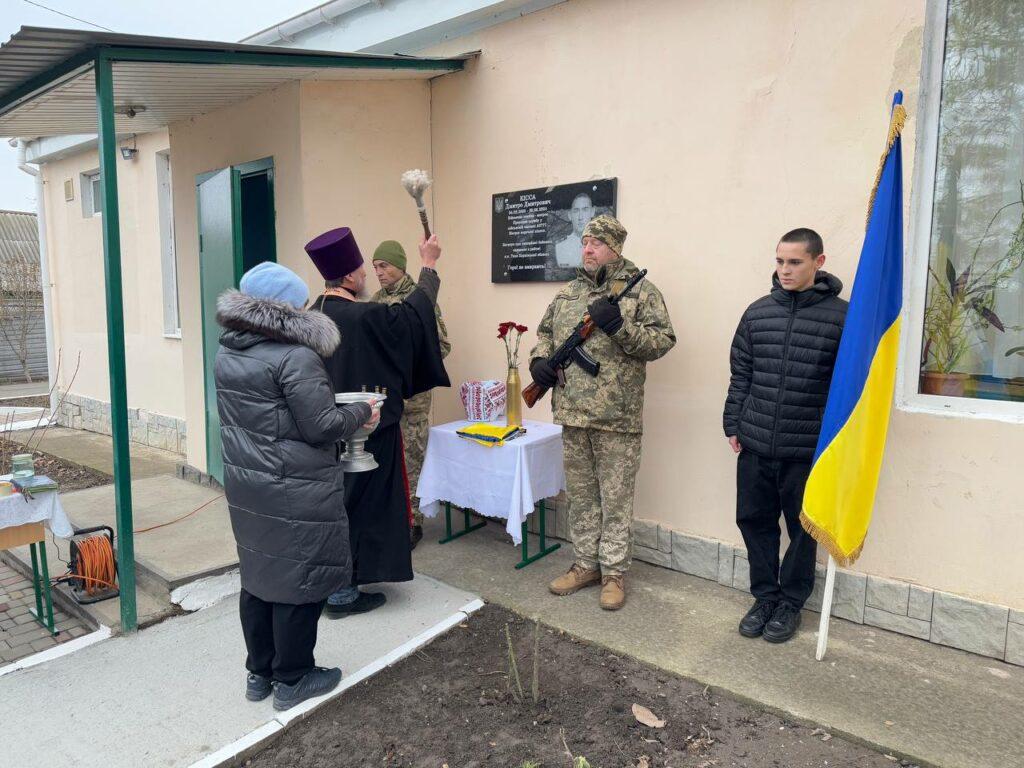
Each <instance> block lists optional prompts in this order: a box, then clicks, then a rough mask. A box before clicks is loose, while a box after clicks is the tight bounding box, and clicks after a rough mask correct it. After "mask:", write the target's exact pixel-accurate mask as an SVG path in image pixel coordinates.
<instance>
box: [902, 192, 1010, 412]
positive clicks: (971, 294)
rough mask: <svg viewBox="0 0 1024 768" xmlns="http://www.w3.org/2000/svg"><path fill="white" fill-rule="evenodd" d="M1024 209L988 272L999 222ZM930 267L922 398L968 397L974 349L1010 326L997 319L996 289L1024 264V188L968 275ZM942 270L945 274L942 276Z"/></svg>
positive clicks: (971, 263) (977, 249)
mask: <svg viewBox="0 0 1024 768" xmlns="http://www.w3.org/2000/svg"><path fill="white" fill-rule="evenodd" d="M1018 205H1019V206H1022V213H1021V219H1020V221H1019V222H1018V224H1017V228H1016V229H1015V230H1014V233H1013V236H1012V237H1011V238H1010V245H1009V247H1008V248H1007V251H1006V253H1005V254H1004V255H1003V257H1002V258H1000V259H997V260H995V261H994V262H992V263H991V264H989V265H987V266H985V265H984V264H981V263H979V258H978V257H979V254H980V253H981V248H982V246H983V245H984V243H985V240H986V238H987V237H988V235H989V231H990V230H991V229H992V226H993V225H994V224H995V222H996V220H997V219H998V218H999V216H1000V215H1001V214H1002V213H1003V212H1004V211H1006V210H1007V209H1009V208H1013V207H1015V206H1018ZM943 261H944V262H945V263H944V264H940V265H938V266H937V265H934V264H932V265H929V267H928V274H929V277H930V280H929V289H928V303H927V306H926V308H925V313H924V346H923V349H922V351H921V392H922V393H924V394H927V395H947V396H951V397H963V396H964V395H965V394H967V385H968V382H969V380H970V374H968V373H965V372H963V371H962V370H960V369H961V367H962V366H963V365H964V364H965V363H966V362H967V360H966V358H967V357H968V355H969V353H970V352H971V350H972V349H973V348H974V347H977V346H978V345H980V344H982V343H984V341H985V339H984V337H983V335H982V334H983V333H984V332H985V331H987V330H988V329H989V328H990V327H991V328H995V329H996V330H997V331H999V332H1000V333H1003V332H1005V331H1006V326H1005V325H1004V324H1003V321H1002V320H1000V318H999V316H998V315H996V313H995V311H994V309H993V305H994V304H995V296H996V288H999V287H1001V286H1002V285H1004V284H1005V282H1006V281H1007V280H1008V279H1009V278H1010V277H1011V276H1012V275H1013V273H1014V272H1016V271H1017V270H1018V269H1019V268H1020V266H1021V264H1022V263H1024V182H1022V183H1021V199H1020V200H1015V201H1014V202H1012V203H1008V204H1006V205H1004V206H1002V207H1001V208H1000V209H999V210H998V211H996V213H995V215H994V216H993V217H992V219H991V220H990V221H989V223H988V226H987V227H986V228H985V231H984V233H983V234H982V236H981V238H980V239H979V241H978V244H977V245H976V246H975V248H974V251H973V252H972V253H971V256H970V258H969V259H968V261H967V265H966V266H965V267H964V269H963V271H959V270H958V269H957V267H956V266H955V265H954V264H953V262H952V260H951V259H950V258H948V257H947V258H945V259H943ZM939 269H941V270H942V273H941V274H940V272H939Z"/></svg>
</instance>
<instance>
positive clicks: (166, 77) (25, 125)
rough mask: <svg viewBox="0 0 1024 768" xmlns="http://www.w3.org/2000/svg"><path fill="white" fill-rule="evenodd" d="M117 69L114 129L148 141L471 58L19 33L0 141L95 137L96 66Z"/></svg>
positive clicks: (2, 95)
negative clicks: (317, 92)
mask: <svg viewBox="0 0 1024 768" xmlns="http://www.w3.org/2000/svg"><path fill="white" fill-rule="evenodd" d="M101 55H102V56H105V57H107V58H108V59H109V60H110V61H111V62H112V64H111V66H112V71H113V81H114V111H115V113H116V115H115V129H116V131H117V132H118V133H145V132H147V131H152V130H156V129H159V128H162V127H164V126H166V125H168V124H169V123H172V122H175V121H177V120H182V119H185V118H188V117H192V116H195V115H200V114H204V113H206V112H211V111H213V110H215V109H219V108H221V107H225V106H228V105H231V104H235V103H238V102H240V101H244V100H246V99H248V98H251V97H252V96H255V95H256V94H258V93H260V92H262V91H266V90H269V89H271V88H275V87H277V86H279V85H281V84H283V83H287V82H291V81H295V80H369V79H383V80H394V79H406V78H430V77H436V76H438V75H443V74H445V73H447V72H453V71H457V70H460V69H462V67H463V65H464V63H465V60H466V59H467V58H469V57H468V56H458V57H452V58H420V57H412V56H379V55H371V54H359V53H337V52H331V51H307V50H297V49H292V48H274V47H268V46H258V45H243V44H239V43H220V42H211V41H202V40H182V39H177V38H165V37H149V36H142V35H122V34H114V33H107V32H91V31H88V30H71V29H49V28H42V27H22V28H21V30H20V31H19V32H18V33H17V34H15V35H14V36H13V37H12V38H11V39H10V40H9V41H8V42H7V43H6V44H4V45H2V46H0V136H20V137H37V136H57V135H64V134H76V133H95V132H96V83H95V77H94V72H93V70H94V64H95V61H96V59H97V57H99V56H101Z"/></svg>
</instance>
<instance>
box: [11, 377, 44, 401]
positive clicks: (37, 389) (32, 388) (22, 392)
mask: <svg viewBox="0 0 1024 768" xmlns="http://www.w3.org/2000/svg"><path fill="white" fill-rule="evenodd" d="M49 392H50V382H48V381H34V382H32V383H31V384H4V385H3V386H0V400H8V399H10V398H14V397H36V396H38V395H46V394H49Z"/></svg>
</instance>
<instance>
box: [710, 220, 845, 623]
mask: <svg viewBox="0 0 1024 768" xmlns="http://www.w3.org/2000/svg"><path fill="white" fill-rule="evenodd" d="M824 264H825V252H824V246H823V244H822V242H821V236H820V235H818V233H817V232H815V231H814V230H812V229H794V230H793V231H792V232H787V233H786V234H785V235H783V236H782V240H780V241H779V244H778V246H777V248H776V251H775V275H774V276H773V278H772V292H771V293H770V294H768V295H767V296H765V297H763V298H760V299H758V300H757V301H755V302H754V303H753V304H751V305H750V306H749V307H748V308H747V311H746V312H744V313H743V317H742V318H741V319H740V324H739V327H738V328H737V329H736V335H735V337H734V338H733V341H732V351H731V353H730V365H731V368H732V377H731V379H730V380H729V395H728V397H727V398H726V401H725V414H724V418H723V422H724V427H725V434H726V437H728V438H729V444H730V445H731V446H732V449H733V451H735V452H736V453H738V454H739V457H738V461H737V469H736V524H737V525H738V526H739V529H740V532H741V533H742V534H743V541H744V543H745V544H746V546H747V559H748V561H749V563H750V592H751V594H752V595H753V596H754V599H755V602H754V606H753V607H752V608H751V609H750V610H749V611H748V612H747V614H746V615H745V616H744V617H743V620H742V621H741V622H740V627H739V630H740V634H742V635H745V636H746V637H758V636H763V637H764V639H765V640H768V641H769V642H774V643H782V642H785V641H786V640H789V639H790V638H791V637H793V635H794V634H795V633H796V630H797V628H798V627H799V626H800V609H801V608H802V607H803V605H804V603H805V602H806V601H807V598H808V597H810V595H811V591H812V590H813V589H814V563H815V553H816V549H817V546H816V543H815V541H814V539H813V538H811V536H810V535H809V534H808V533H807V532H806V531H804V529H803V527H802V526H801V525H800V509H801V505H802V504H803V496H804V485H805V483H806V482H807V475H808V473H809V472H810V469H811V460H812V459H813V458H814V450H815V447H816V446H817V443H818V433H819V432H820V431H821V417H822V414H824V412H825V402H826V400H827V399H828V388H829V384H830V383H831V381H832V369H833V367H834V366H835V361H836V353H837V352H838V350H839V339H840V337H841V336H842V333H843V322H844V321H845V319H846V308H847V302H846V301H844V300H843V299H840V298H839V292H840V291H841V290H842V288H843V284H842V282H841V281H840V280H839V278H837V277H835V276H834V275H830V274H828V273H827V272H825V271H823V270H822V269H821V268H822V266H824ZM780 512H781V514H782V515H783V517H785V520H786V529H787V531H788V532H789V539H790V544H789V548H788V549H787V550H786V554H785V556H784V557H783V558H782V564H781V568H780V565H779V547H780V541H781V538H782V532H781V530H780V528H779V514H780Z"/></svg>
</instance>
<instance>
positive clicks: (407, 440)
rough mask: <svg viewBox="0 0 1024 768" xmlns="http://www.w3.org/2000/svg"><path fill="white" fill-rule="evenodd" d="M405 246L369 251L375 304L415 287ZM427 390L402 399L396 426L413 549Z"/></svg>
mask: <svg viewBox="0 0 1024 768" xmlns="http://www.w3.org/2000/svg"><path fill="white" fill-rule="evenodd" d="M405 264H406V259H405V250H404V249H403V248H402V245H401V244H400V243H398V242H396V241H394V240H385V241H384V242H383V243H381V244H380V245H378V246H377V250H376V251H374V253H373V269H374V272H376V273H377V280H378V281H379V282H380V286H381V288H380V290H379V291H377V292H376V293H375V294H373V296H372V297H370V301H373V302H377V303H378V304H397V303H398V302H400V301H404V300H405V298H406V297H407V296H408V295H409V294H410V293H412V292H413V291H414V290H415V289H416V283H415V282H414V281H413V279H412V278H411V277H409V275H407V274H406V273H405ZM434 311H435V312H436V313H437V335H438V338H440V340H441V357H442V358H444V357H447V355H448V353H449V352H451V350H452V345H451V344H450V343H449V342H448V329H447V328H446V327H445V324H444V320H443V319H442V317H441V307H440V306H437V305H435V306H434ZM430 399H431V397H430V392H421V393H420V394H418V395H415V396H413V397H412V398H410V399H409V400H406V401H405V410H404V411H403V412H402V420H401V422H400V423H399V427H400V429H401V432H402V447H403V449H404V450H405V471H406V474H407V476H408V478H409V503H410V504H411V505H412V510H413V526H412V529H411V530H410V532H409V535H410V539H411V541H412V546H413V548H414V549H415V547H416V545H417V544H418V543H419V541H420V539H422V538H423V513H422V512H420V500H419V499H418V498H417V497H416V484H417V483H418V482H419V479H420V470H421V469H422V468H423V457H424V455H425V454H426V452H427V433H428V432H429V430H430Z"/></svg>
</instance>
